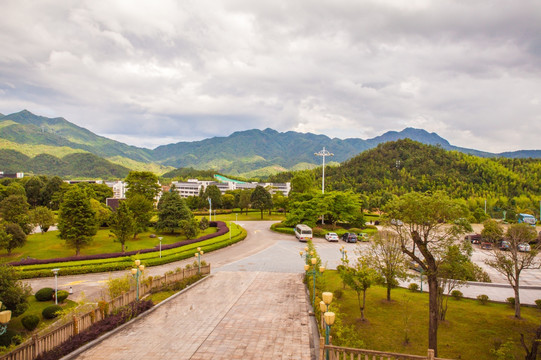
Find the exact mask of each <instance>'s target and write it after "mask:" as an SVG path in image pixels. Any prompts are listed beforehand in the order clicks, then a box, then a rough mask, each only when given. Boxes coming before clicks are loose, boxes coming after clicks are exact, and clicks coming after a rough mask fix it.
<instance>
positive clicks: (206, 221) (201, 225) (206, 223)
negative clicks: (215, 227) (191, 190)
mask: <svg viewBox="0 0 541 360" xmlns="http://www.w3.org/2000/svg"><path fill="white" fill-rule="evenodd" d="M208 227H209V219H207V218H206V217H204V216H203V218H202V219H201V221H200V222H199V228H200V229H201V230H206V229H207V228H208Z"/></svg>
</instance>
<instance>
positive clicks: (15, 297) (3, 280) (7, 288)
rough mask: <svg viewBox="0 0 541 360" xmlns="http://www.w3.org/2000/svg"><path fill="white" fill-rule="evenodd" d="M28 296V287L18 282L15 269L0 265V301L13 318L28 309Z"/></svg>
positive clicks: (29, 290)
mask: <svg viewBox="0 0 541 360" xmlns="http://www.w3.org/2000/svg"><path fill="white" fill-rule="evenodd" d="M30 294H31V289H30V286H29V285H25V284H23V283H22V282H21V281H20V280H19V276H18V271H17V270H16V269H15V268H13V267H11V266H8V265H0V301H1V302H2V304H3V305H4V306H5V307H6V308H7V309H8V310H11V311H12V312H13V314H12V315H13V317H16V316H19V315H21V314H22V313H24V312H25V311H26V309H28V303H27V302H26V298H27V297H28V296H30Z"/></svg>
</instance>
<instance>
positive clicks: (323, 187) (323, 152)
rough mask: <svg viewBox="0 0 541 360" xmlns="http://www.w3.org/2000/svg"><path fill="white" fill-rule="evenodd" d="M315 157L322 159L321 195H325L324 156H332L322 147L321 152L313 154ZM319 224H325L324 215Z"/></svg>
mask: <svg viewBox="0 0 541 360" xmlns="http://www.w3.org/2000/svg"><path fill="white" fill-rule="evenodd" d="M314 155H315V156H321V157H322V158H323V170H322V171H323V176H322V178H321V193H322V194H325V157H326V156H334V154H333V153H330V152H328V151H327V150H325V146H324V147H323V150H321V151H319V152H317V153H314ZM321 224H325V219H324V215H321Z"/></svg>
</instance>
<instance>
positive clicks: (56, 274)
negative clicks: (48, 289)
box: [51, 269, 60, 305]
mask: <svg viewBox="0 0 541 360" xmlns="http://www.w3.org/2000/svg"><path fill="white" fill-rule="evenodd" d="M51 271H52V272H53V274H54V303H55V305H58V272H59V271H60V269H52V270H51Z"/></svg>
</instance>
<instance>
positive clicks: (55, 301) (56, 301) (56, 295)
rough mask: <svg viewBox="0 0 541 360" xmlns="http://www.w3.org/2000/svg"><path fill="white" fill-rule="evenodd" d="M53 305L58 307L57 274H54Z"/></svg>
mask: <svg viewBox="0 0 541 360" xmlns="http://www.w3.org/2000/svg"><path fill="white" fill-rule="evenodd" d="M54 304H55V305H58V273H57V272H55V273H54Z"/></svg>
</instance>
